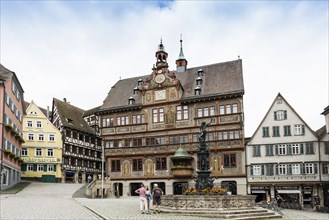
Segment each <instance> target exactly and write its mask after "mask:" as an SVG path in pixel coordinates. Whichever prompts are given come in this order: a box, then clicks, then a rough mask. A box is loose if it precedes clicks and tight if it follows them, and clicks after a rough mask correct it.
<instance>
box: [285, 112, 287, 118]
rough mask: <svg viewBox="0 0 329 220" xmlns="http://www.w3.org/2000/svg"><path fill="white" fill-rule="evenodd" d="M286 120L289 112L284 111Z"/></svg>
mask: <svg viewBox="0 0 329 220" xmlns="http://www.w3.org/2000/svg"><path fill="white" fill-rule="evenodd" d="M284 119H287V111H284Z"/></svg>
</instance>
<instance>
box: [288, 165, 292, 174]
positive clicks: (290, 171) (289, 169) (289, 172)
mask: <svg viewBox="0 0 329 220" xmlns="http://www.w3.org/2000/svg"><path fill="white" fill-rule="evenodd" d="M291 173H292V170H291V164H288V174H291Z"/></svg>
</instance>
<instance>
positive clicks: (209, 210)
mask: <svg viewBox="0 0 329 220" xmlns="http://www.w3.org/2000/svg"><path fill="white" fill-rule="evenodd" d="M210 123H211V122H210ZM210 123H208V124H206V123H205V122H202V123H201V126H200V132H199V149H198V153H197V158H198V161H197V163H198V165H197V171H196V173H197V177H196V179H195V180H194V181H195V190H196V191H197V192H206V191H208V192H209V190H211V189H213V187H214V180H215V179H214V178H213V177H212V176H210V174H211V170H210V168H209V154H210V152H209V149H208V146H207V143H206V134H207V126H208V125H209V124H210ZM255 197H256V196H254V195H228V194H226V193H220V194H209V193H207V194H203V193H196V194H193V195H190V194H189V195H165V196H162V199H161V210H162V211H164V212H175V213H181V214H184V215H198V216H205V217H209V218H210V217H213V218H231V219H239V218H241V217H248V219H252V218H258V219H259V218H262V219H263V218H264V219H265V218H272V217H281V216H278V215H277V214H275V213H274V212H272V211H269V210H267V209H263V208H260V207H256V206H255V205H256V204H255Z"/></svg>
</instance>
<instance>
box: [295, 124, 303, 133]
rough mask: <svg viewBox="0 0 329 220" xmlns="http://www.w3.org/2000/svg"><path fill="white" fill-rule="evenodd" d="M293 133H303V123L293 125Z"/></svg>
mask: <svg viewBox="0 0 329 220" xmlns="http://www.w3.org/2000/svg"><path fill="white" fill-rule="evenodd" d="M294 127H295V135H304V133H303V128H304V125H303V124H298V125H295V126H294Z"/></svg>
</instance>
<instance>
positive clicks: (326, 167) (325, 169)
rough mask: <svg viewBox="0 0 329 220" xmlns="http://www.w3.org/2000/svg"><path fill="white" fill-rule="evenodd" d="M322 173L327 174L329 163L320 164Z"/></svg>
mask: <svg viewBox="0 0 329 220" xmlns="http://www.w3.org/2000/svg"><path fill="white" fill-rule="evenodd" d="M322 173H323V174H329V163H324V164H322Z"/></svg>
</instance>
